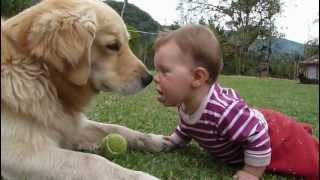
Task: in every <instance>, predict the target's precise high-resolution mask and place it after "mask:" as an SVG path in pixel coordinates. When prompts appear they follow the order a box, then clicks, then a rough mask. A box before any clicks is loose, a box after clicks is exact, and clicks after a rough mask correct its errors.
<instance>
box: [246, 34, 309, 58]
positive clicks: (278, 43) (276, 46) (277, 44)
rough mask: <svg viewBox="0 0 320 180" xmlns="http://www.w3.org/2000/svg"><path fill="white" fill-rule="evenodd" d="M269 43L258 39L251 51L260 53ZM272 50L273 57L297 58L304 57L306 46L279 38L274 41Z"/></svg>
mask: <svg viewBox="0 0 320 180" xmlns="http://www.w3.org/2000/svg"><path fill="white" fill-rule="evenodd" d="M267 43H268V42H267V41H265V40H261V39H258V40H256V41H255V42H254V43H253V44H252V45H251V46H250V48H249V51H251V52H252V51H253V52H259V49H261V48H262V47H263V46H267ZM271 50H272V54H273V57H281V56H287V57H290V58H292V59H293V58H295V57H296V56H300V57H303V55H304V53H303V51H304V45H303V44H301V43H298V42H294V41H291V40H288V39H283V38H278V39H274V40H273V41H272V45H271Z"/></svg>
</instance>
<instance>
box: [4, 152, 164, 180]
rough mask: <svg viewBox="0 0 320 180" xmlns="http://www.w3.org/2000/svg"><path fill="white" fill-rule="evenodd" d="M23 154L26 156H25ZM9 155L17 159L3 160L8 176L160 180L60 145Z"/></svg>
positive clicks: (45, 179) (28, 179) (51, 179)
mask: <svg viewBox="0 0 320 180" xmlns="http://www.w3.org/2000/svg"><path fill="white" fill-rule="evenodd" d="M24 148H28V147H25V146H24ZM21 153H22V154H25V155H24V156H22V155H21ZM10 156H13V157H15V158H16V160H17V161H8V160H5V159H2V160H1V174H2V176H3V177H4V178H5V179H6V178H8V179H19V180H20V179H21V180H24V179H26V180H159V179H158V178H156V177H154V176H151V175H149V174H147V173H144V172H140V171H134V170H129V169H126V168H123V167H121V166H119V165H117V164H115V163H113V162H111V161H109V160H107V159H105V158H103V157H101V156H98V155H95V154H90V153H82V152H77V151H70V150H66V149H61V148H57V147H46V148H42V149H41V150H39V149H38V150H36V151H35V150H33V152H32V153H30V151H29V152H28V153H27V154H26V153H23V150H22V151H21V152H20V153H19V154H13V153H10ZM3 158H8V156H5V157H3ZM18 159H19V160H18ZM5 162H7V163H5Z"/></svg>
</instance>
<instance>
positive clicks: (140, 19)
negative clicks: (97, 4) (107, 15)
mask: <svg viewBox="0 0 320 180" xmlns="http://www.w3.org/2000/svg"><path fill="white" fill-rule="evenodd" d="M105 2H106V3H107V4H108V5H110V6H111V7H112V8H113V9H115V10H116V11H117V12H118V13H119V14H120V12H121V10H122V7H123V2H117V1H113V0H107V1H105ZM129 2H130V1H129ZM123 19H124V22H125V23H126V24H127V25H130V26H133V27H135V28H136V29H137V30H140V31H147V32H158V31H159V30H160V27H161V25H160V24H159V23H158V22H157V21H155V20H154V19H153V18H152V17H151V16H150V15H149V14H148V13H147V12H145V11H143V10H141V9H140V8H138V7H137V6H135V5H134V4H131V3H128V4H127V6H126V8H125V11H124V17H123Z"/></svg>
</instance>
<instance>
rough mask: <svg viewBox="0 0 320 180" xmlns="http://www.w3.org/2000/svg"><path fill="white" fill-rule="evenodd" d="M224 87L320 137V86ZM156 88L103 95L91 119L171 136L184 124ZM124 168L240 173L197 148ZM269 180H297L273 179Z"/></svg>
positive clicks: (130, 156) (249, 81)
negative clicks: (306, 126)
mask: <svg viewBox="0 0 320 180" xmlns="http://www.w3.org/2000/svg"><path fill="white" fill-rule="evenodd" d="M220 83H221V84H222V85H223V86H226V87H231V88H234V89H236V90H237V91H238V92H239V93H240V95H241V96H242V97H243V98H244V99H245V100H246V101H247V103H248V104H249V105H251V106H255V107H265V108H272V109H274V110H278V111H281V112H283V113H285V114H288V115H290V116H292V117H295V118H296V119H299V120H300V121H303V122H308V123H311V124H313V126H314V130H315V133H316V136H317V137H319V110H318V109H319V94H318V91H319V86H318V85H303V84H299V83H298V82H297V81H292V80H283V79H260V78H254V77H241V76H221V77H220ZM156 97H157V94H156V91H155V88H154V84H153V83H152V84H151V85H150V86H148V87H147V88H146V89H144V90H143V91H142V92H140V93H138V94H137V95H134V96H130V97H129V96H120V95H114V94H110V93H102V94H100V95H99V96H98V97H97V99H96V101H95V103H94V104H93V109H92V110H91V111H90V112H88V115H89V117H90V118H91V119H94V120H97V121H100V122H107V123H116V124H120V125H124V126H127V127H129V128H132V129H135V130H139V131H142V132H146V133H156V134H165V135H169V134H171V133H172V131H173V130H174V129H175V127H176V125H177V123H178V116H177V114H176V111H175V108H165V107H163V106H161V105H160V103H158V102H157V100H156ZM113 161H114V162H115V163H118V164H120V165H122V166H124V167H127V168H130V169H135V170H139V171H145V172H148V173H150V174H152V175H154V176H156V177H159V178H160V179H163V180H209V179H215V180H224V179H231V176H232V173H234V171H235V169H232V168H230V167H227V166H225V165H222V164H219V163H217V162H213V161H209V158H208V156H207V155H206V154H205V153H203V152H201V150H200V149H199V148H198V146H197V145H196V144H194V143H192V144H191V145H190V146H189V147H187V148H185V149H183V150H180V151H176V152H170V153H156V154H151V153H145V152H137V151H129V152H128V153H127V154H126V155H124V156H123V157H120V158H118V159H114V160H113ZM264 179H270V180H271V179H272V180H273V179H275V180H276V179H277V180H278V179H294V178H290V177H284V176H279V175H271V174H267V175H265V176H264Z"/></svg>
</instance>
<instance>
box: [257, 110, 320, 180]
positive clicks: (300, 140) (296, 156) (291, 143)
mask: <svg viewBox="0 0 320 180" xmlns="http://www.w3.org/2000/svg"><path fill="white" fill-rule="evenodd" d="M259 110H260V111H261V112H262V114H263V115H264V116H265V118H266V120H267V122H268V125H269V135H270V140H271V148H272V155H271V163H270V165H269V166H268V167H267V169H266V171H267V172H274V173H280V174H286V175H294V176H300V177H304V178H305V179H307V180H318V179H319V141H318V140H317V139H316V138H315V137H313V136H312V128H311V126H310V125H309V124H306V123H299V122H297V121H296V120H294V119H293V118H290V117H288V116H286V115H284V114H282V113H280V112H276V111H273V110H269V109H259Z"/></svg>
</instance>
